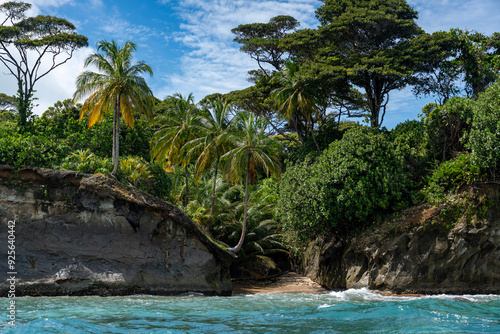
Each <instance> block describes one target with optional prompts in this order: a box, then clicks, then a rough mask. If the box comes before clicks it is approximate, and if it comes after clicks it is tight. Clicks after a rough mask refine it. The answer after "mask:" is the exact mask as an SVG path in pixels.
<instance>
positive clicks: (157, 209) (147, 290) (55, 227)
mask: <svg viewBox="0 0 500 334" xmlns="http://www.w3.org/2000/svg"><path fill="white" fill-rule="evenodd" d="M13 221H15V227H14V232H11V233H10V234H12V235H14V237H11V239H12V238H15V239H13V240H14V244H15V264H14V267H13V268H9V267H8V261H7V259H8V254H7V250H8V245H9V243H8V235H9V222H13ZM10 224H11V225H12V223H10ZM0 235H1V236H2V238H1V239H0V258H2V259H3V260H2V261H0V271H1V272H2V273H4V274H6V273H8V272H16V274H15V277H16V284H15V293H16V295H17V296H20V295H32V296H36V295H88V294H95V295H126V294H138V293H144V294H160V295H173V294H181V293H187V292H200V293H204V294H208V295H230V294H231V289H232V285H231V279H230V277H229V266H230V264H231V262H232V256H231V255H230V254H229V253H228V252H226V251H225V250H224V249H222V248H220V247H218V246H217V245H215V244H214V243H212V242H211V241H210V240H209V239H208V238H207V237H206V236H205V235H204V234H203V233H202V232H200V231H199V230H198V228H197V227H196V226H195V225H194V224H193V223H192V222H191V220H190V219H189V218H188V217H187V216H186V215H185V214H184V213H182V212H181V211H180V210H179V209H177V208H176V207H175V206H173V205H171V204H169V203H166V202H164V201H161V200H158V199H157V198H155V197H153V196H150V195H148V194H146V193H143V192H141V191H139V190H133V189H129V188H127V187H126V186H124V185H122V184H121V183H119V182H117V181H115V180H112V179H109V178H107V177H105V176H104V175H99V174H98V175H85V174H81V173H76V172H70V171H56V170H49V169H41V168H26V169H21V170H14V169H13V168H12V167H10V166H0ZM11 244H12V243H11ZM8 291H9V285H8V284H7V282H6V281H5V280H2V281H1V282H0V296H7V294H8Z"/></svg>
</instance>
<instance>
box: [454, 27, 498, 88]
mask: <svg viewBox="0 0 500 334" xmlns="http://www.w3.org/2000/svg"><path fill="white" fill-rule="evenodd" d="M450 35H451V36H452V38H453V40H454V41H455V44H456V45H455V48H456V51H457V61H458V65H459V68H460V70H461V72H462V73H463V74H464V76H465V83H466V89H467V93H468V95H469V96H474V97H476V98H477V97H478V96H479V93H481V92H483V91H484V90H485V89H486V88H487V87H488V86H489V85H490V84H492V83H493V82H495V81H496V79H497V77H498V74H499V72H500V33H498V32H497V33H494V34H493V35H492V36H486V35H484V34H481V33H479V32H471V31H463V30H460V29H452V30H451V31H450Z"/></svg>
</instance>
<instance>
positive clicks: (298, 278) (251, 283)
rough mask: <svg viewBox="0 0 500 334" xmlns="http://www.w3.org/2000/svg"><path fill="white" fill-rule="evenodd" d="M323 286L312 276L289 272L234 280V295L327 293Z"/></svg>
mask: <svg viewBox="0 0 500 334" xmlns="http://www.w3.org/2000/svg"><path fill="white" fill-rule="evenodd" d="M328 291H329V290H328V289H325V288H323V287H322V286H321V285H319V284H318V283H315V282H313V281H312V280H311V279H310V278H308V277H305V276H302V275H300V274H297V273H295V272H288V273H286V274H284V275H281V276H278V277H275V278H272V279H268V280H234V281H233V296H237V295H241V294H244V295H250V294H257V293H317V294H320V293H326V292H328Z"/></svg>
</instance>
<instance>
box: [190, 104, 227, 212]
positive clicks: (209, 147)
mask: <svg viewBox="0 0 500 334" xmlns="http://www.w3.org/2000/svg"><path fill="white" fill-rule="evenodd" d="M231 111H232V110H231V103H230V102H229V101H228V100H225V99H222V98H221V97H220V96H218V97H216V98H212V99H210V100H208V108H206V109H205V110H203V114H202V115H201V119H200V121H201V123H202V125H203V126H202V129H201V131H202V132H201V133H200V135H199V137H198V138H196V139H194V140H192V141H191V142H189V143H187V145H188V147H189V152H188V154H190V155H192V156H198V159H197V160H196V164H195V178H196V180H199V178H200V176H201V173H202V172H203V171H205V170H206V169H207V168H210V167H211V166H212V165H213V167H214V171H215V173H214V174H215V175H214V180H213V186H212V202H211V205H210V214H211V215H212V214H213V212H214V203H215V187H216V184H217V174H218V171H219V163H220V157H221V156H222V155H223V154H224V153H226V152H227V151H228V150H229V147H230V146H229V145H230V143H229V141H228V140H226V138H227V133H228V131H230V129H231V124H232V118H231Z"/></svg>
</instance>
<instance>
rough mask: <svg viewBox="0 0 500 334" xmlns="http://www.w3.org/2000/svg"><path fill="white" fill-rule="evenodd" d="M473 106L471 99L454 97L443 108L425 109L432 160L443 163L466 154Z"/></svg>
mask: <svg viewBox="0 0 500 334" xmlns="http://www.w3.org/2000/svg"><path fill="white" fill-rule="evenodd" d="M473 105H474V101H472V100H470V99H467V98H463V97H453V98H451V99H450V100H448V101H447V102H446V103H445V104H444V105H442V106H436V105H434V106H432V107H428V108H426V109H424V115H425V119H424V122H425V125H426V128H427V133H428V136H429V144H430V146H431V147H430V150H431V152H430V154H431V156H432V158H434V159H436V160H439V161H441V162H443V161H446V160H448V159H450V158H452V157H454V156H456V155H457V154H459V153H461V152H464V150H465V146H464V143H465V140H466V134H467V133H468V132H469V130H470V123H471V120H472V114H473Z"/></svg>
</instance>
